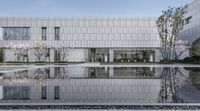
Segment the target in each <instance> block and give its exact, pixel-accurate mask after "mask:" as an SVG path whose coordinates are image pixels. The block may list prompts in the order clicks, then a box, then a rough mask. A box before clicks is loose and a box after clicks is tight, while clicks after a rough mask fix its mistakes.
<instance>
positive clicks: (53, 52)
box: [0, 17, 160, 62]
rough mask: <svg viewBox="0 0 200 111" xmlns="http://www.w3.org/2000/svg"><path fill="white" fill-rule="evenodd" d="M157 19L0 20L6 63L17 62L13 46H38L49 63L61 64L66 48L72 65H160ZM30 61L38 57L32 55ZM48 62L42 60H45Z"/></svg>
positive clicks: (40, 18)
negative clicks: (44, 49) (42, 46)
mask: <svg viewBox="0 0 200 111" xmlns="http://www.w3.org/2000/svg"><path fill="white" fill-rule="evenodd" d="M156 20H157V18H156V17H0V47H1V48H3V54H4V56H3V60H4V61H5V62H8V61H16V60H15V57H14V54H13V51H12V50H11V49H10V44H11V43H12V44H16V45H17V44H28V46H29V47H32V48H34V47H36V44H37V43H38V42H42V43H45V44H46V45H47V47H48V48H49V53H50V54H49V55H50V59H49V60H50V61H51V62H54V61H61V60H60V59H61V57H60V54H59V52H58V51H57V48H61V47H67V48H69V50H68V56H67V57H66V58H65V59H66V60H62V61H69V62H158V61H159V60H160V54H159V48H160V38H159V34H158V31H157V27H156ZM28 59H29V61H30V62H34V61H35V60H36V57H35V56H34V54H32V53H31V51H29V52H28ZM44 59H45V58H44V57H43V58H42V60H44Z"/></svg>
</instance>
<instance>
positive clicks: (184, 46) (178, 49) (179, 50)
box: [173, 40, 189, 61]
mask: <svg viewBox="0 0 200 111" xmlns="http://www.w3.org/2000/svg"><path fill="white" fill-rule="evenodd" d="M174 48H175V49H174V50H175V52H174V57H173V58H174V60H176V61H177V60H180V59H181V58H183V57H186V56H187V51H188V49H189V43H188V42H187V41H183V40H178V41H176V44H175V47H174Z"/></svg>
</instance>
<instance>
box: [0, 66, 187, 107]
mask: <svg viewBox="0 0 200 111" xmlns="http://www.w3.org/2000/svg"><path fill="white" fill-rule="evenodd" d="M188 77H189V73H188V71H186V70H184V69H183V68H169V67H164V68H162V67H161V68H158V67H51V68H50V67H47V68H39V69H31V70H24V71H17V72H9V73H6V74H2V79H1V80H0V84H1V88H0V91H1V93H0V94H1V95H0V97H1V100H0V102H19V100H27V101H26V102H66V103H73V102H78V103H180V102H187V101H186V100H183V99H182V98H181V97H180V96H179V94H180V93H179V92H178V90H179V89H181V88H182V86H184V85H187V84H190V80H189V79H188ZM21 102H23V101H21Z"/></svg>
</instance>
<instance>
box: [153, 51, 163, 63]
mask: <svg viewBox="0 0 200 111" xmlns="http://www.w3.org/2000/svg"><path fill="white" fill-rule="evenodd" d="M161 58H162V57H161V53H160V49H155V62H160V60H161Z"/></svg>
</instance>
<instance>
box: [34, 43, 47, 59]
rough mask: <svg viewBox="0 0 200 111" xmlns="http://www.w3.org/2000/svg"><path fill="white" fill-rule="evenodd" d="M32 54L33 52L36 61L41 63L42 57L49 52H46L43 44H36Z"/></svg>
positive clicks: (45, 46)
mask: <svg viewBox="0 0 200 111" xmlns="http://www.w3.org/2000/svg"><path fill="white" fill-rule="evenodd" d="M33 52H34V54H35V56H36V58H37V60H38V61H41V58H42V56H45V54H47V53H48V52H49V51H48V47H47V45H46V44H45V43H43V42H37V43H36V47H35V48H34V51H33Z"/></svg>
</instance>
